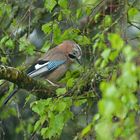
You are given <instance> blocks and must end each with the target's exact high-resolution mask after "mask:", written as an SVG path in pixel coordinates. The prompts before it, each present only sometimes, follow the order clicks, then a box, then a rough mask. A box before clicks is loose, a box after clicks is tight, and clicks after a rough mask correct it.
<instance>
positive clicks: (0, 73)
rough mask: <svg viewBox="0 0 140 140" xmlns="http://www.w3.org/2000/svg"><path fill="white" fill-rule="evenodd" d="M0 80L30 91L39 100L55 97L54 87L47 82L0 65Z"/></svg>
mask: <svg viewBox="0 0 140 140" xmlns="http://www.w3.org/2000/svg"><path fill="white" fill-rule="evenodd" d="M0 79H4V80H7V81H10V82H12V83H14V84H16V85H17V86H18V88H20V89H26V90H27V91H31V93H33V94H35V95H36V96H37V97H40V98H48V97H53V96H54V95H55V94H54V91H55V89H56V87H55V86H53V85H51V84H49V83H48V82H47V81H41V80H36V79H33V78H31V77H29V76H28V75H27V74H26V73H24V72H22V71H20V70H18V69H16V68H13V67H8V66H4V65H0Z"/></svg>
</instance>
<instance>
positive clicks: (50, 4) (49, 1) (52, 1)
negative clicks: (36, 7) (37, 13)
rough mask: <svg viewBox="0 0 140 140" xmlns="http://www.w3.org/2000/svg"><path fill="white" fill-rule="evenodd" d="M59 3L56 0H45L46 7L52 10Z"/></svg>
mask: <svg viewBox="0 0 140 140" xmlns="http://www.w3.org/2000/svg"><path fill="white" fill-rule="evenodd" d="M56 4H57V2H56V0H45V8H46V9H47V10H48V11H49V12H51V11H52V10H53V8H54V7H55V5H56Z"/></svg>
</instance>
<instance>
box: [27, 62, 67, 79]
mask: <svg viewBox="0 0 140 140" xmlns="http://www.w3.org/2000/svg"><path fill="white" fill-rule="evenodd" d="M65 62H66V60H53V61H47V62H46V63H43V64H38V63H36V65H34V68H35V70H33V71H31V72H30V73H28V75H29V76H31V77H36V76H38V75H41V74H43V73H49V72H51V71H53V70H55V69H57V68H58V67H59V66H60V65H62V64H64V63H65Z"/></svg>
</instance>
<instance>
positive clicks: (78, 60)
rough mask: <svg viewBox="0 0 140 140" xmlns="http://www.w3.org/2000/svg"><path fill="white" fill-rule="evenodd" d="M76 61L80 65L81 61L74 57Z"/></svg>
mask: <svg viewBox="0 0 140 140" xmlns="http://www.w3.org/2000/svg"><path fill="white" fill-rule="evenodd" d="M76 61H77V62H78V63H79V64H80V65H81V61H80V60H79V59H78V58H77V57H76Z"/></svg>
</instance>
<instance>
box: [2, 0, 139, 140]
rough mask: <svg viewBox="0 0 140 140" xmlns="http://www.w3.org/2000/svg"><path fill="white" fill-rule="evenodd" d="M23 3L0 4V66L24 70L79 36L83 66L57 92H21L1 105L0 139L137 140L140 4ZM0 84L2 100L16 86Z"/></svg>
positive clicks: (75, 67) (58, 0)
mask: <svg viewBox="0 0 140 140" xmlns="http://www.w3.org/2000/svg"><path fill="white" fill-rule="evenodd" d="M23 2H24V5H23V4H22V3H21V1H18V0H13V1H10V0H7V1H5V0H2V1H1V2H0V56H1V58H0V62H1V64H4V65H9V66H17V67H18V68H20V69H22V70H25V65H26V66H28V65H29V64H31V63H33V61H34V60H35V59H37V57H38V55H39V56H40V54H42V53H43V52H46V51H47V50H48V49H49V48H51V47H52V46H55V45H58V44H59V43H61V42H62V41H63V40H74V41H76V42H77V43H78V44H79V45H80V46H81V47H82V51H83V57H82V60H81V61H82V65H81V66H79V65H78V64H75V65H73V67H72V68H71V69H70V70H69V71H68V72H67V73H66V75H65V76H64V77H63V78H62V79H61V80H60V81H59V83H60V84H62V85H65V86H64V87H63V88H57V89H56V91H55V92H56V97H52V98H48V99H36V98H35V97H33V96H32V95H28V96H27V94H22V93H25V91H20V92H19V95H17V97H18V98H16V99H14V101H13V100H12V101H11V102H10V103H9V104H8V106H6V107H5V109H2V110H1V114H0V139H10V138H12V139H20V138H21V137H23V136H24V139H33V138H36V137H37V139H62V140H64V139H70V140H71V139H75V140H78V139H97V140H113V139H130V140H132V139H134V140H137V139H139V137H140V136H139V132H138V130H139V124H140V122H139V100H140V99H139V78H140V67H139V65H138V64H139V61H140V60H139V33H140V31H139V30H140V26H139V25H140V24H139V18H140V11H139V7H138V5H139V4H140V3H139V1H138V0H134V1H129V0H128V1H125V0H123V1H115V0H112V1H111V2H110V1H107V2H104V1H97V0H77V1H68V0H44V1H37V0H31V1H30V0H24V1H23ZM137 58H138V59H137ZM32 59H34V60H33V61H32ZM0 84H1V86H2V87H0V90H1V93H0V97H1V99H0V105H2V102H3V100H4V99H5V96H7V94H5V91H6V93H10V92H11V91H12V90H13V88H14V86H13V84H11V83H8V84H6V86H4V87H3V85H4V84H5V83H4V84H3V81H1V82H0ZM25 96H26V99H25ZM25 100H26V101H25ZM17 103H18V104H17ZM29 106H30V107H29ZM5 110H6V111H5ZM5 132H7V133H6V134H5V135H4V133H5ZM15 133H16V134H15Z"/></svg>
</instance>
